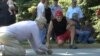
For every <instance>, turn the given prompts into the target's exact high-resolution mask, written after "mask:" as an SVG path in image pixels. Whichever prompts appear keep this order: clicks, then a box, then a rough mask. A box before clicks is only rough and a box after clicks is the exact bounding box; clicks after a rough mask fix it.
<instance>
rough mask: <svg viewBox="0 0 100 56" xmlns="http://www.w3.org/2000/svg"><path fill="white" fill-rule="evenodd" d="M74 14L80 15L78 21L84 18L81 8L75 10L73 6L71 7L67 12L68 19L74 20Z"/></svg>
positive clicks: (77, 7)
mask: <svg viewBox="0 0 100 56" xmlns="http://www.w3.org/2000/svg"><path fill="white" fill-rule="evenodd" d="M73 13H77V14H78V19H80V18H83V13H82V11H81V8H80V7H79V6H76V7H74V8H72V6H70V7H69V8H68V10H67V12H66V17H67V18H68V19H72V15H73Z"/></svg>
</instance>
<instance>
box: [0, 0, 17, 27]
mask: <svg viewBox="0 0 100 56" xmlns="http://www.w3.org/2000/svg"><path fill="white" fill-rule="evenodd" d="M0 1H1V2H0V26H4V25H10V24H12V21H15V20H16V19H15V17H12V15H10V12H9V11H8V9H9V7H8V4H7V1H8V0H0ZM12 18H14V19H12ZM13 23H15V22H13Z"/></svg>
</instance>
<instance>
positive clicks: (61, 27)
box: [46, 10, 75, 48]
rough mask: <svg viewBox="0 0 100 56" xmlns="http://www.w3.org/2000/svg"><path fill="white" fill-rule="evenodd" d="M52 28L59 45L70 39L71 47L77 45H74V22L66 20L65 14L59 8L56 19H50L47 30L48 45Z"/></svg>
mask: <svg viewBox="0 0 100 56" xmlns="http://www.w3.org/2000/svg"><path fill="white" fill-rule="evenodd" d="M52 30H53V31H54V33H55V35H56V41H57V44H58V45H59V46H62V44H63V43H64V42H65V41H66V40H69V39H70V40H71V43H70V47H71V48H75V46H74V45H73V44H74V43H73V41H74V35H75V26H74V22H73V21H71V20H66V17H64V16H63V13H62V11H61V10H57V11H56V13H55V19H52V20H51V21H50V24H49V27H48V32H47V43H46V44H47V46H48V47H49V42H50V37H51V36H50V35H51V32H52Z"/></svg>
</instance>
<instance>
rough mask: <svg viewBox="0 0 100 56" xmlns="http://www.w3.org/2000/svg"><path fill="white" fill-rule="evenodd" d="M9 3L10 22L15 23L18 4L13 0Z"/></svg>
mask: <svg viewBox="0 0 100 56" xmlns="http://www.w3.org/2000/svg"><path fill="white" fill-rule="evenodd" d="M7 4H8V6H9V8H8V11H9V12H10V19H9V24H13V23H15V22H16V16H15V15H16V14H17V13H18V9H17V7H16V4H15V2H14V1H13V0H8V1H7Z"/></svg>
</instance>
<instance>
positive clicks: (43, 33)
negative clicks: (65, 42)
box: [40, 28, 46, 44]
mask: <svg viewBox="0 0 100 56" xmlns="http://www.w3.org/2000/svg"><path fill="white" fill-rule="evenodd" d="M40 39H41V42H42V44H45V42H46V28H43V29H40Z"/></svg>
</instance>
